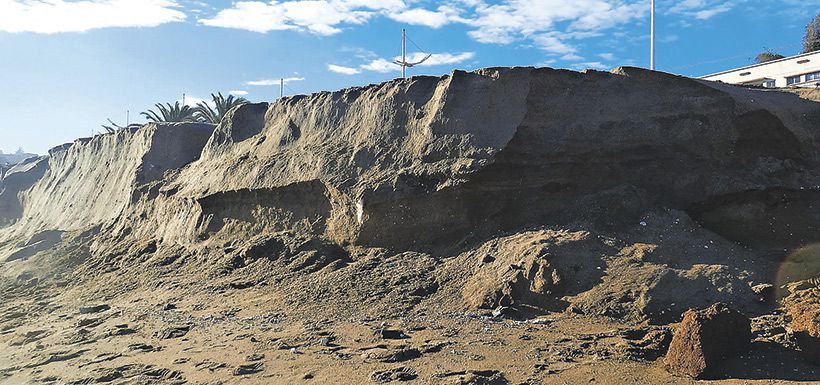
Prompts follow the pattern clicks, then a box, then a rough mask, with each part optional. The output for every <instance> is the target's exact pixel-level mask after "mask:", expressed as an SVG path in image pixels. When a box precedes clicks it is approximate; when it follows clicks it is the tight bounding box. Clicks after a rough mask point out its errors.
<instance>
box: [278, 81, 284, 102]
mask: <svg viewBox="0 0 820 385" xmlns="http://www.w3.org/2000/svg"><path fill="white" fill-rule="evenodd" d="M284 96H285V78H281V79H279V98H280V99H281V98H283V97H284Z"/></svg>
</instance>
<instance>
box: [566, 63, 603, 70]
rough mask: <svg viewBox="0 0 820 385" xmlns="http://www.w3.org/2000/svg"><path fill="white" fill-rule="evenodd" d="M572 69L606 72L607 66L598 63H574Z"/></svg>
mask: <svg viewBox="0 0 820 385" xmlns="http://www.w3.org/2000/svg"><path fill="white" fill-rule="evenodd" d="M572 68H575V69H577V70H585V69H594V70H607V69H609V66H608V65H606V64H604V63H601V62H599V61H591V62H584V63H575V64H573V65H572Z"/></svg>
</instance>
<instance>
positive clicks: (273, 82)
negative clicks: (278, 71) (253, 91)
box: [245, 77, 305, 87]
mask: <svg viewBox="0 0 820 385" xmlns="http://www.w3.org/2000/svg"><path fill="white" fill-rule="evenodd" d="M302 80H305V78H297V77H291V78H284V79H261V80H251V81H249V82H245V85H246V86H263V87H264V86H278V85H279V84H281V82H283V81H284V83H285V84H289V83H291V82H298V81H302Z"/></svg>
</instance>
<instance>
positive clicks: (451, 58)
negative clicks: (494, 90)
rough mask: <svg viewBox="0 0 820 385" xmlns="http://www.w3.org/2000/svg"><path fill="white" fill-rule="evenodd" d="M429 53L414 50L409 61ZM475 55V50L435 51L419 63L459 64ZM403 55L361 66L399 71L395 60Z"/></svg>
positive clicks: (420, 58) (421, 65)
mask: <svg viewBox="0 0 820 385" xmlns="http://www.w3.org/2000/svg"><path fill="white" fill-rule="evenodd" d="M426 56H427V54H425V53H422V52H413V53H410V54H408V55H407V58H406V59H407V61H408V62H420V61H421V60H422V59H424V58H425V57H426ZM474 57H475V52H462V53H447V52H443V53H434V54H430V57H429V58H428V59H427V60H425V61H424V62H423V63H421V64H418V66H419V67H432V66H440V65H447V64H458V63H462V62H465V61H467V60H470V59H472V58H474ZM399 59H401V57H395V58H393V59H392V60H388V59H384V58H378V59H375V60H371V61H370V62H369V63H366V64H362V65H361V66H359V68H361V69H362V70H366V71H375V72H392V71H397V70H399V69H400V68H401V67H399V65H398V64H396V63H395V62H394V60H399Z"/></svg>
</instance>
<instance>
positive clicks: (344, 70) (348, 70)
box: [327, 64, 361, 75]
mask: <svg viewBox="0 0 820 385" xmlns="http://www.w3.org/2000/svg"><path fill="white" fill-rule="evenodd" d="M327 69H328V70H329V71H330V72H335V73H337V74H343V75H355V74H357V73H359V72H361V71H359V70H357V69H355V68H352V67H345V66H339V65H335V64H328V65H327Z"/></svg>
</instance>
